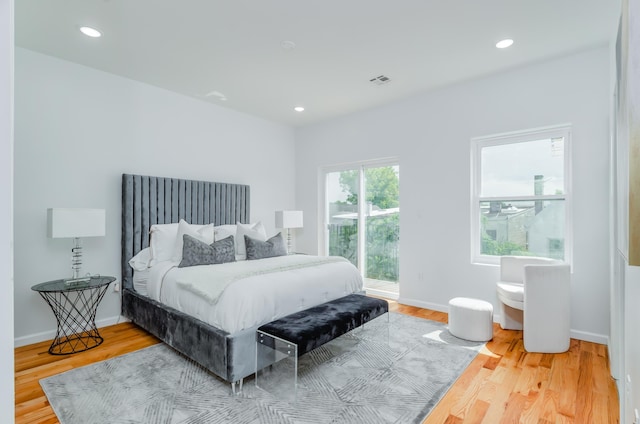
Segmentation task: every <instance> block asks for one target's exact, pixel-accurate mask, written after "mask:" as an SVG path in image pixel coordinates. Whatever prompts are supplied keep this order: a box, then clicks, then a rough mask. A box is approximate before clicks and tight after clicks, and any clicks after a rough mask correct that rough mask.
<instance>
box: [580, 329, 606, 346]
mask: <svg viewBox="0 0 640 424" xmlns="http://www.w3.org/2000/svg"><path fill="white" fill-rule="evenodd" d="M571 338H572V339H578V340H583V341H585V342H591V343H598V344H603V345H605V346H608V345H609V336H605V335H604V334H597V333H590V332H588V331H579V330H571Z"/></svg>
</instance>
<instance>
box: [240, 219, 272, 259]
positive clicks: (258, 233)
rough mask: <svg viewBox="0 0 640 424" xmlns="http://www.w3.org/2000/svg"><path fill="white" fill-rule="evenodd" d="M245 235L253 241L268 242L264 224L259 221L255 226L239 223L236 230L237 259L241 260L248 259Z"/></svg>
mask: <svg viewBox="0 0 640 424" xmlns="http://www.w3.org/2000/svg"><path fill="white" fill-rule="evenodd" d="M245 235H247V236H249V237H251V238H252V239H256V240H260V241H267V232H266V230H265V229H264V225H262V222H260V221H258V222H256V223H255V224H241V223H239V222H238V224H237V229H236V255H237V256H236V258H237V257H240V260H242V259H244V258H246V257H247V247H246V245H245V243H244V236H245Z"/></svg>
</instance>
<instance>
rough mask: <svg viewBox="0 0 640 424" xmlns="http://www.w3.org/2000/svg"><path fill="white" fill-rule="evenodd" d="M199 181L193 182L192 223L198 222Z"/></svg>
mask: <svg viewBox="0 0 640 424" xmlns="http://www.w3.org/2000/svg"><path fill="white" fill-rule="evenodd" d="M198 185H199V184H198V182H197V181H194V182H193V183H192V184H191V223H192V224H198Z"/></svg>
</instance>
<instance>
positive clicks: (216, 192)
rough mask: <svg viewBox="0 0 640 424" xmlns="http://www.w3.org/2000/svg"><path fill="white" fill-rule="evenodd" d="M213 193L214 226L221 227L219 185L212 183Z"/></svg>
mask: <svg viewBox="0 0 640 424" xmlns="http://www.w3.org/2000/svg"><path fill="white" fill-rule="evenodd" d="M213 187H214V193H213V196H212V197H213V215H214V216H215V219H216V220H215V225H222V224H223V221H222V215H221V214H220V184H218V183H214V184H213Z"/></svg>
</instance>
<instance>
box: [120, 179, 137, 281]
mask: <svg viewBox="0 0 640 424" xmlns="http://www.w3.org/2000/svg"><path fill="white" fill-rule="evenodd" d="M132 234H133V177H132V176H131V175H123V176H122V241H121V243H122V258H121V259H122V265H121V266H122V281H123V285H124V287H130V286H131V285H132V284H133V279H132V277H133V270H132V269H131V267H130V266H129V259H130V258H132V257H133V255H134V253H133V238H132V236H131V235H132Z"/></svg>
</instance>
